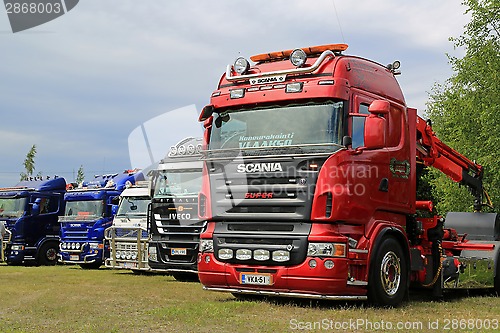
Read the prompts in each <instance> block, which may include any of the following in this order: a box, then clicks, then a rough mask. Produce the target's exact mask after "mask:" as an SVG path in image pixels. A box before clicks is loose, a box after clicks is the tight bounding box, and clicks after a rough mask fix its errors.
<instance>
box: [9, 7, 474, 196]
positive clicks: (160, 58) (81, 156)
mask: <svg viewBox="0 0 500 333" xmlns="http://www.w3.org/2000/svg"><path fill="white" fill-rule="evenodd" d="M464 12H465V7H463V6H461V5H460V1H456V0H442V1H435V0H421V1H400V0H399V1H398V0H379V1H373V0H357V1H347V0H343V1H342V0H313V1H303V0H302V1H299V0H273V1H264V0H252V1H247V0H238V1H235V0H212V1H199V0H198V1H192V0H184V1H166V0H156V1H137V0H81V1H80V3H79V4H78V5H77V6H76V7H75V8H74V9H73V10H71V11H70V12H68V13H67V14H66V15H64V16H62V17H59V18H57V19H55V20H53V21H51V22H48V23H46V24H44V25H41V26H38V27H35V28H33V29H30V30H26V31H23V32H19V33H15V34H13V33H12V31H11V28H10V24H9V21H8V17H7V14H6V11H5V9H4V8H0V112H1V113H0V114H1V119H0V156H1V157H0V187H1V186H10V185H14V184H16V183H17V181H18V180H19V173H20V172H21V171H23V166H22V163H23V160H24V158H25V156H26V153H27V152H28V151H29V149H30V147H31V146H32V145H33V144H36V145H37V148H38V153H37V155H36V160H35V162H36V172H42V173H43V174H44V175H53V174H58V175H60V176H64V177H66V178H67V180H69V181H72V180H73V179H74V176H75V174H76V171H77V170H78V168H79V167H80V165H83V168H84V170H85V172H86V174H87V175H88V176H90V175H94V174H102V173H111V172H118V171H122V170H125V169H127V168H130V167H135V166H137V165H133V166H131V165H130V164H131V158H130V154H129V148H128V143H129V140H128V138H129V135H131V133H135V134H134V135H132V136H131V138H134V142H135V140H136V139H135V138H136V137H137V136H136V134H137V133H138V130H137V129H138V128H139V129H141V130H142V131H143V132H144V131H146V132H147V131H148V128H152V129H151V130H152V131H156V133H153V134H154V135H151V138H154V140H155V142H150V144H154V145H155V146H156V147H163V146H164V150H165V152H166V151H167V149H168V147H169V146H170V145H171V144H173V143H174V142H173V141H175V140H177V139H180V138H182V137H183V136H186V135H199V133H198V130H199V128H198V127H197V126H198V125H195V126H193V124H189V125H187V124H184V123H185V122H183V121H179V120H178V119H179V117H176V116H174V117H168V116H165V114H166V113H168V112H170V111H173V110H177V114H179V112H178V111H179V110H178V109H181V108H184V107H187V109H189V110H188V111H190V112H191V111H192V110H195V109H197V110H201V108H202V107H203V106H204V105H205V104H207V103H208V102H209V96H210V94H211V92H212V91H213V90H214V89H215V88H216V85H217V82H218V80H219V78H220V76H221V74H222V73H223V72H224V71H225V68H226V65H227V64H228V63H232V62H233V60H234V59H235V58H236V57H238V56H239V55H242V56H245V57H249V56H250V55H253V54H257V53H263V52H267V51H276V50H281V49H291V48H296V47H305V46H311V45H321V44H331V43H347V44H349V49H348V50H347V52H346V53H348V54H353V55H358V56H363V57H367V58H370V59H372V60H375V61H377V62H380V63H383V64H388V63H391V62H393V61H394V60H396V59H397V60H400V61H401V63H402V67H401V70H402V73H403V74H402V75H401V76H399V77H398V79H399V82H400V85H401V87H402V89H403V91H404V93H405V96H406V101H407V103H408V105H409V106H412V107H417V108H418V109H419V110H421V111H423V110H424V109H425V103H426V101H427V99H428V92H429V91H430V90H431V88H432V86H433V84H434V83H435V82H443V81H444V80H446V79H447V78H448V77H449V76H450V75H451V74H452V73H451V69H450V66H449V64H448V59H447V57H446V53H448V54H451V55H455V56H460V55H461V53H462V50H454V48H453V44H452V43H451V42H449V41H448V38H449V37H452V36H455V37H456V36H460V35H461V34H462V32H463V26H464V25H465V24H466V23H467V21H468V17H467V16H464ZM182 110H186V108H185V109H181V112H184V111H182ZM186 112H187V111H186ZM192 112H194V111H192ZM171 114H175V112H171ZM167 115H168V114H167ZM155 117H156V119H153V118H155ZM152 119H153V120H152ZM144 123H146V124H152V123H154V124H155V126H149V127H148V126H142V127H140V126H141V124H144ZM194 132H196V133H194ZM200 133H201V132H200ZM136 147H140V145H136ZM134 149H135V150H136V149H137V148H133V149H132V150H131V153H132V154H136V155H137V154H138V152H137V151H135V152H134ZM160 149H161V148H160ZM139 155H140V153H139ZM132 160H133V161H137V158H136V159H135V160H134V158H132ZM134 163H136V164H137V162H134ZM138 164H140V163H138Z"/></svg>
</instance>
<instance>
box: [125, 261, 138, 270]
mask: <svg viewBox="0 0 500 333" xmlns="http://www.w3.org/2000/svg"><path fill="white" fill-rule="evenodd" d="M123 266H124V267H125V268H128V269H131V268H137V263H135V262H126V263H124V264H123Z"/></svg>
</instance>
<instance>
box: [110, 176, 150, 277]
mask: <svg viewBox="0 0 500 333" xmlns="http://www.w3.org/2000/svg"><path fill="white" fill-rule="evenodd" d="M150 202H151V195H150V189H149V181H139V182H137V183H136V185H130V186H128V187H126V188H125V190H124V191H123V192H122V194H121V195H120V203H119V206H118V211H117V212H116V214H115V217H114V218H113V225H112V226H111V227H109V228H108V229H106V230H105V231H104V238H105V239H106V241H107V242H108V244H109V248H110V257H109V258H107V259H106V261H105V265H106V267H108V268H116V269H131V270H132V271H134V272H139V271H149V270H150V268H149V265H148V244H149V234H148V230H147V211H148V206H149V203H150Z"/></svg>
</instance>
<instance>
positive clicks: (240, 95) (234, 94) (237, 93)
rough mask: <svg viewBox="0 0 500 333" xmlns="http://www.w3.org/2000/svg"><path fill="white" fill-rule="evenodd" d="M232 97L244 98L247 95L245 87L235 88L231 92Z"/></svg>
mask: <svg viewBox="0 0 500 333" xmlns="http://www.w3.org/2000/svg"><path fill="white" fill-rule="evenodd" d="M229 95H230V96H231V99H237V98H243V97H244V96H245V89H233V90H231V91H230V92H229Z"/></svg>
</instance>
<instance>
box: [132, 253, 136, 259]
mask: <svg viewBox="0 0 500 333" xmlns="http://www.w3.org/2000/svg"><path fill="white" fill-rule="evenodd" d="M136 259H137V252H132V260H136Z"/></svg>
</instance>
